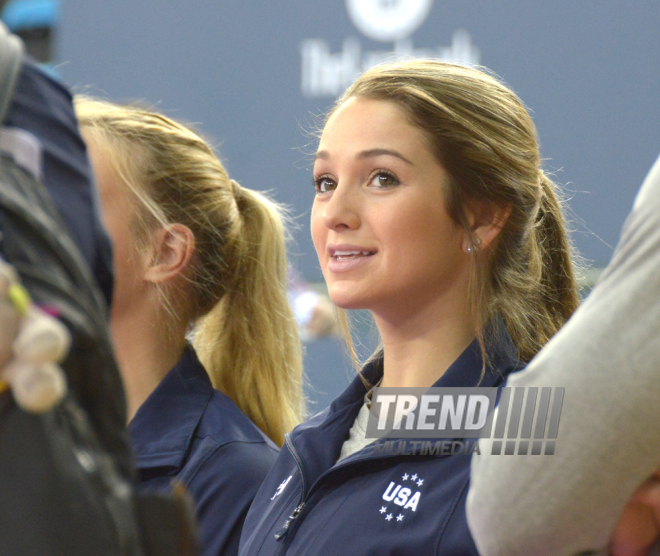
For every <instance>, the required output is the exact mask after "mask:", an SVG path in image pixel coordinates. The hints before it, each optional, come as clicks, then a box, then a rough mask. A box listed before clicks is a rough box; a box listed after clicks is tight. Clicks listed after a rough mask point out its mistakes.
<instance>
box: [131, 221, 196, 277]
mask: <svg viewBox="0 0 660 556" xmlns="http://www.w3.org/2000/svg"><path fill="white" fill-rule="evenodd" d="M152 241H153V243H152V249H151V253H150V257H149V259H150V260H149V261H147V267H146V269H145V271H144V274H143V276H142V277H143V279H144V280H146V281H147V282H154V283H157V282H167V281H169V280H171V279H173V278H176V277H177V276H180V275H182V274H183V273H184V271H185V269H186V267H187V266H188V263H189V262H190V259H191V258H192V255H193V251H194V250H195V236H194V234H193V233H192V230H191V229H190V228H188V227H187V226H184V225H183V224H169V225H167V226H165V227H164V228H159V229H158V230H157V231H155V232H154V234H153V239H152Z"/></svg>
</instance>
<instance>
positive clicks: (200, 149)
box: [75, 97, 304, 446]
mask: <svg viewBox="0 0 660 556" xmlns="http://www.w3.org/2000/svg"><path fill="white" fill-rule="evenodd" d="M75 108H76V113H77V116H78V119H79V124H80V127H81V129H82V130H83V132H84V134H85V136H86V138H89V139H90V140H91V141H92V142H93V143H94V144H96V145H98V146H100V147H101V148H102V149H103V151H102V152H103V154H104V156H105V159H106V160H107V161H108V163H109V165H110V167H111V168H112V169H113V171H114V172H115V174H116V175H117V176H118V177H120V178H121V180H122V182H124V183H125V184H126V186H128V188H129V190H130V191H132V192H133V193H134V194H135V196H136V197H137V199H138V200H139V201H140V202H139V206H140V209H138V210H137V211H136V214H135V221H134V223H133V224H134V226H133V229H134V231H135V233H136V237H135V241H136V243H138V244H140V242H141V241H142V239H141V237H140V236H143V235H144V234H143V233H142V232H144V231H147V230H149V229H153V227H154V226H155V225H158V224H159V225H161V226H166V225H168V224H173V223H181V224H183V225H185V226H187V227H188V228H189V229H190V230H191V231H192V232H193V234H194V237H195V247H194V254H193V258H192V272H191V273H189V275H188V276H187V278H188V280H189V282H188V283H187V286H186V288H187V290H188V292H189V294H192V295H191V298H192V306H191V307H190V308H189V315H190V317H191V318H192V319H195V320H196V325H195V332H194V339H193V343H194V346H195V348H196V350H197V353H198V355H199V358H200V360H201V362H202V363H203V365H204V367H205V368H206V371H207V373H208V374H209V377H210V378H211V382H212V383H213V386H214V387H215V388H218V389H219V390H221V391H222V392H224V393H225V394H226V395H227V396H228V397H229V398H231V399H232V400H233V401H234V403H235V404H236V405H237V406H238V407H239V408H240V409H241V411H243V413H245V414H246V415H247V416H248V417H249V418H250V419H251V420H252V421H253V422H254V423H255V424H256V425H257V427H259V428H260V429H261V430H262V431H263V432H264V433H265V434H266V435H267V436H268V437H270V438H271V439H272V440H273V441H274V442H275V443H276V444H278V445H279V446H281V445H282V443H283V442H284V433H285V432H287V431H289V430H291V429H292V428H293V427H294V426H295V425H297V424H298V423H299V422H300V421H301V420H302V419H303V417H304V398H303V393H302V355H301V347H300V342H299V340H298V333H297V325H296V322H295V318H294V316H293V312H292V310H291V307H290V305H289V302H288V299H287V285H288V277H287V261H286V241H285V227H284V223H283V218H282V215H281V210H280V207H278V205H277V204H275V203H274V202H273V201H271V200H269V199H268V198H267V197H265V196H264V195H263V194H261V193H258V192H256V191H252V190H250V189H246V188H243V187H241V186H240V185H239V184H238V183H237V182H235V181H234V180H231V179H230V178H229V176H228V175H227V172H226V171H225V169H224V168H223V166H222V164H221V163H220V161H219V160H218V158H217V156H216V155H215V154H214V153H213V150H212V149H211V147H210V146H209V145H208V144H207V143H206V142H205V141H204V140H203V139H202V138H201V137H200V136H199V135H197V134H196V133H195V132H193V131H192V130H191V129H189V128H188V127H186V126H184V125H181V124H180V123H177V122H175V121H173V120H171V119H170V118H167V117H166V116H163V115H161V114H158V113H155V112H152V111H150V110H146V109H143V108H139V107H135V106H119V105H116V104H112V103H109V102H106V101H101V100H97V99H91V98H88V97H77V98H76V99H75ZM174 295H176V292H175V293H174ZM170 301H171V300H169V299H167V295H165V297H164V299H163V303H164V304H165V305H166V306H167V305H168V304H169V303H170ZM176 317H177V316H176V315H172V318H176Z"/></svg>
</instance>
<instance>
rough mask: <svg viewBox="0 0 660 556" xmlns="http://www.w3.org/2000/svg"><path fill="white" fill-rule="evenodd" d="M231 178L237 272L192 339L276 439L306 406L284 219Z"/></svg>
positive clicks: (216, 380) (214, 375)
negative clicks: (237, 225)
mask: <svg viewBox="0 0 660 556" xmlns="http://www.w3.org/2000/svg"><path fill="white" fill-rule="evenodd" d="M231 185H232V190H233V193H234V197H235V199H236V204H237V206H238V210H239V213H240V215H241V220H242V226H241V227H240V232H239V233H238V237H235V238H233V241H234V249H232V251H234V253H235V256H234V258H235V261H231V260H228V261H227V263H228V266H229V267H230V268H229V269H228V271H230V272H232V273H233V274H234V280H232V283H231V285H229V286H228V290H227V292H226V294H225V295H224V296H223V298H222V299H221V300H220V301H219V302H218V303H217V304H216V306H215V307H214V308H213V309H212V310H211V311H210V313H208V314H207V315H206V316H204V317H202V318H201V319H200V320H199V321H198V324H197V327H196V330H195V336H194V345H195V348H196V350H197V352H198V354H199V357H200V360H201V361H202V363H203V364H204V367H205V368H206V370H207V372H208V373H209V376H210V377H211V381H212V382H213V385H214V386H215V387H216V388H218V389H219V390H221V391H222V392H224V393H225V394H226V395H227V396H229V397H230V398H231V399H232V400H233V401H234V403H235V404H236V405H237V406H238V407H239V409H240V410H241V411H243V413H245V414H246V415H247V416H248V417H249V418H250V419H251V420H252V421H253V422H254V424H255V425H257V427H259V428H260V429H261V430H262V431H263V432H264V433H265V434H266V435H267V436H268V437H269V438H271V439H272V440H273V442H275V443H276V444H277V445H278V446H281V445H282V444H283V442H284V433H285V432H288V431H290V430H291V429H292V428H293V427H294V426H296V425H297V424H298V423H300V421H301V420H302V418H303V407H304V402H303V398H302V394H301V392H302V388H301V381H302V357H301V352H300V346H299V340H298V333H297V326H296V322H295V318H294V316H293V312H292V310H291V307H290V305H289V302H288V298H287V284H288V277H287V264H286V248H285V242H284V237H285V235H284V227H283V224H282V220H281V218H280V215H279V212H278V209H277V206H276V205H275V204H274V203H273V202H272V201H270V200H268V199H267V198H266V197H264V196H263V195H261V194H260V193H257V192H255V191H251V190H249V189H243V188H241V187H240V186H239V185H238V183H236V182H235V181H234V180H231ZM292 393H297V394H298V395H292Z"/></svg>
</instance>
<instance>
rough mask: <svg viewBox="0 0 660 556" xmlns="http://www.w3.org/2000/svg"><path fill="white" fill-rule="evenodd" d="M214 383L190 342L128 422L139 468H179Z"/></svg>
mask: <svg viewBox="0 0 660 556" xmlns="http://www.w3.org/2000/svg"><path fill="white" fill-rule="evenodd" d="M212 396H213V387H212V386H211V381H210V380H209V377H208V375H207V374H206V371H205V370H204V367H203V366H202V364H201V363H200V362H199V359H198V358H197V354H196V353H195V350H194V349H193V348H192V346H190V345H188V346H186V349H185V351H184V353H183V356H182V357H181V359H180V360H179V362H178V363H177V364H176V365H175V366H174V367H173V368H172V370H170V372H169V373H168V374H167V375H166V376H165V378H164V379H163V380H162V381H161V383H160V384H159V385H158V386H157V387H156V389H155V390H154V391H153V392H152V393H151V395H150V396H149V397H148V398H147V400H146V401H145V402H144V403H143V404H142V405H141V406H140V408H139V409H138V411H137V413H136V414H135V417H133V419H132V420H131V422H130V423H129V425H128V431H129V433H130V435H131V438H132V440H133V448H134V451H135V460H136V463H137V467H138V468H139V469H145V468H152V467H175V468H181V466H182V465H183V462H184V459H185V457H186V454H187V453H188V451H189V448H190V444H191V443H192V439H193V437H194V433H195V430H196V429H197V426H198V425H199V422H200V420H201V418H202V415H203V414H204V410H205V409H206V406H207V404H208V402H209V400H210V399H211V397H212Z"/></svg>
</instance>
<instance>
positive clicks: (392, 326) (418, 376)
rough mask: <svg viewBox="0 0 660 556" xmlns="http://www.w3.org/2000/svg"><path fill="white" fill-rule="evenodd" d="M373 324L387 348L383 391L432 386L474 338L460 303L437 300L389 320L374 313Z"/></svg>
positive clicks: (382, 384)
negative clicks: (396, 388)
mask: <svg viewBox="0 0 660 556" xmlns="http://www.w3.org/2000/svg"><path fill="white" fill-rule="evenodd" d="M463 299H464V298H463ZM374 320H375V321H376V325H377V326H378V330H379V331H380V336H381V338H382V341H383V347H384V362H383V368H384V374H383V381H382V382H381V386H383V387H430V386H432V385H433V384H434V383H435V382H436V381H437V380H438V379H439V378H440V377H441V376H442V375H443V374H444V373H445V371H446V370H447V369H448V368H449V367H450V365H451V364H452V363H453V362H454V361H455V360H456V359H457V358H458V357H459V355H461V353H463V351H464V350H465V348H467V347H468V346H469V345H470V343H471V342H472V340H473V339H474V336H475V334H474V328H473V326H472V325H471V319H470V315H469V312H468V309H467V308H466V307H465V304H464V303H463V302H461V300H460V299H459V300H458V302H453V303H452V301H451V300H449V301H448V300H447V299H446V298H441V299H436V300H434V301H433V302H431V303H428V304H426V305H425V306H424V307H423V308H422V309H421V310H416V311H410V312H405V311H404V312H401V311H399V312H397V314H396V316H393V317H392V316H391V317H389V318H387V317H386V316H385V315H384V314H376V313H375V312H374Z"/></svg>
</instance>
